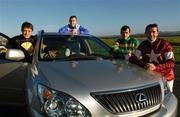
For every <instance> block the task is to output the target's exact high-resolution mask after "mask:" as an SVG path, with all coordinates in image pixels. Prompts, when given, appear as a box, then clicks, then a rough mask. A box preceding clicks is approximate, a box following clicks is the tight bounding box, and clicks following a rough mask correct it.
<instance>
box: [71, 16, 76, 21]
mask: <svg viewBox="0 0 180 117" xmlns="http://www.w3.org/2000/svg"><path fill="white" fill-rule="evenodd" d="M72 18H76V19H77V17H76V16H75V15H72V16H70V17H69V21H71V19H72Z"/></svg>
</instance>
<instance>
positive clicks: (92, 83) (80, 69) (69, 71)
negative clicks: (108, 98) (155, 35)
mask: <svg viewBox="0 0 180 117" xmlns="http://www.w3.org/2000/svg"><path fill="white" fill-rule="evenodd" d="M38 74H41V76H43V77H41V78H42V79H41V80H47V81H46V82H48V83H49V85H50V87H51V88H53V89H56V90H60V91H64V92H69V93H71V94H72V93H78V92H79V91H85V92H87V90H88V92H98V91H111V90H121V89H129V88H134V87H140V86H144V85H146V84H147V85H148V84H152V83H155V82H158V81H159V80H160V78H161V76H160V75H158V74H156V73H154V72H150V71H146V70H144V69H142V68H140V67H138V66H136V65H132V64H130V63H127V62H125V61H110V60H89V61H66V62H39V64H38ZM72 89H73V91H72Z"/></svg>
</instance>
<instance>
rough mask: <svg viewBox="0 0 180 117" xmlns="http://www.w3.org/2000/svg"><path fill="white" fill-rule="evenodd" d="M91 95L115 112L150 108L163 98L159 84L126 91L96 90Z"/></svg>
mask: <svg viewBox="0 0 180 117" xmlns="http://www.w3.org/2000/svg"><path fill="white" fill-rule="evenodd" d="M91 96H92V97H94V98H95V99H96V100H97V101H98V102H99V103H100V104H101V105H102V106H103V107H105V108H106V109H107V110H108V111H110V112H111V113H114V114H123V113H130V112H132V111H140V110H145V109H149V108H152V107H155V106H157V105H158V104H160V102H161V99H162V93H161V87H160V85H159V84H156V85H151V86H146V87H140V88H136V89H129V90H125V91H122V90H121V91H112V92H94V93H91Z"/></svg>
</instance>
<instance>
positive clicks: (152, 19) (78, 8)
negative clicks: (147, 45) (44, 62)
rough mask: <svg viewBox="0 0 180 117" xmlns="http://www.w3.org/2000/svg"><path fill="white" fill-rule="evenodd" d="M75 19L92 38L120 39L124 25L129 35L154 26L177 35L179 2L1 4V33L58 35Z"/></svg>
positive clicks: (10, 0)
mask: <svg viewBox="0 0 180 117" xmlns="http://www.w3.org/2000/svg"><path fill="white" fill-rule="evenodd" d="M71 15H76V16H77V17H78V23H79V24H80V25H82V26H83V27H85V28H87V29H88V30H89V32H90V33H91V34H92V35H95V36H108V35H119V30H120V28H121V27H122V26H123V25H129V26H130V27H131V29H132V33H133V34H136V33H144V29H145V27H146V25H148V24H150V23H157V24H158V26H159V30H160V31H180V0H0V32H2V33H4V34H6V35H8V36H10V37H12V36H15V35H18V34H21V24H22V23H23V22H25V21H29V22H31V23H32V24H33V25H34V31H33V34H36V33H37V32H38V31H39V30H42V29H43V30H44V31H47V32H48V31H49V32H57V31H58V30H59V28H60V27H62V26H64V25H66V24H68V23H69V22H68V20H69V16H71Z"/></svg>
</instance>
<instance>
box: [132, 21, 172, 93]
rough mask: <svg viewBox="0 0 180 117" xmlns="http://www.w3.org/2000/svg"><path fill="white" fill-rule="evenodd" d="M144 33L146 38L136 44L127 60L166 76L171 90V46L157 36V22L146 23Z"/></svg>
mask: <svg viewBox="0 0 180 117" xmlns="http://www.w3.org/2000/svg"><path fill="white" fill-rule="evenodd" d="M145 35H146V36H147V40H145V41H143V42H142V43H141V44H140V45H139V46H138V48H137V50H135V52H134V54H133V56H131V57H130V58H129V61H130V62H131V63H135V64H137V65H139V66H141V67H143V68H146V69H148V70H152V71H155V72H159V73H160V74H161V75H163V76H164V77H165V78H166V80H167V84H168V85H169V87H170V90H171V91H173V83H174V65H175V59H174V54H173V49H172V46H171V44H170V43H169V42H167V41H165V40H163V39H161V38H159V37H158V35H159V31H158V25H157V24H149V25H147V26H146V29H145Z"/></svg>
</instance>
